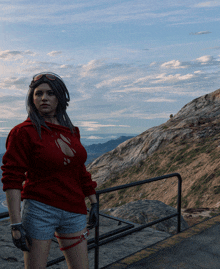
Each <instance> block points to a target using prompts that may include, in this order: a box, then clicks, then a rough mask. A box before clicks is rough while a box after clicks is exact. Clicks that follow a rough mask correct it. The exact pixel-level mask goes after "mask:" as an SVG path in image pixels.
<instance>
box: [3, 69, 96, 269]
mask: <svg viewBox="0 0 220 269" xmlns="http://www.w3.org/2000/svg"><path fill="white" fill-rule="evenodd" d="M69 101H70V98H69V93H68V90H67V88H66V86H65V84H64V82H63V80H62V79H61V78H60V77H59V76H58V75H56V74H54V73H49V72H43V73H40V74H37V75H35V76H34V77H33V80H32V82H31V84H30V88H29V92H28V96H27V112H28V118H27V120H26V121H24V122H23V123H21V124H19V125H17V126H15V127H14V128H13V129H12V130H11V132H10V133H9V135H8V138H7V141H6V153H5V155H4V156H3V166H2V167H1V168H2V170H3V175H2V182H3V191H5V192H6V197H7V204H8V210H9V215H10V222H11V229H12V231H11V232H12V238H13V242H14V244H15V245H16V246H17V247H18V248H20V249H22V250H23V251H24V252H23V253H24V262H25V268H26V269H29V268H31V269H35V268H36V269H39V268H45V267H46V264H47V257H48V254H49V250H50V244H51V240H52V238H53V237H54V235H55V236H56V237H57V238H58V242H59V245H60V249H61V250H62V251H63V254H64V256H65V259H66V261H67V265H68V268H77V269H81V268H82V269H85V268H86V269H87V268H89V266H88V254H87V240H86V237H87V228H86V214H87V209H86V205H85V197H88V198H89V200H90V202H91V210H90V216H89V224H90V225H92V226H96V225H97V222H98V208H97V200H96V195H95V193H96V192H95V187H96V186H97V184H96V182H94V181H92V179H91V175H90V173H88V172H87V171H86V168H85V165H84V163H85V161H86V158H87V154H86V151H85V149H84V147H83V146H82V144H81V143H80V134H79V129H78V128H77V127H74V126H73V124H72V123H71V121H70V119H69V117H68V115H67V113H66V108H67V106H68V102H69ZM24 181H25V184H24V185H23V184H22V183H23V182H24ZM21 201H23V205H22V210H21V214H20V202H21Z"/></svg>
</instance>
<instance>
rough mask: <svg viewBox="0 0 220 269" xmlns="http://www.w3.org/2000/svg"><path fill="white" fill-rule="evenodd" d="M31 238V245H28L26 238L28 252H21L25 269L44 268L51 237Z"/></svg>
mask: <svg viewBox="0 0 220 269" xmlns="http://www.w3.org/2000/svg"><path fill="white" fill-rule="evenodd" d="M31 240H32V246H30V245H28V243H27V240H26V243H27V246H28V248H29V250H30V252H28V251H24V252H23V253H24V264H25V269H45V268H46V265H47V257H48V255H49V251H50V245H51V241H52V239H50V240H38V239H33V238H32V239H31Z"/></svg>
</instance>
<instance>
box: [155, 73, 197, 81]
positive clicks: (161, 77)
mask: <svg viewBox="0 0 220 269" xmlns="http://www.w3.org/2000/svg"><path fill="white" fill-rule="evenodd" d="M193 77H194V74H186V75H181V74H175V75H167V74H166V73H163V74H160V75H158V76H156V80H155V81H152V82H151V83H159V82H177V81H183V80H189V79H191V78H193Z"/></svg>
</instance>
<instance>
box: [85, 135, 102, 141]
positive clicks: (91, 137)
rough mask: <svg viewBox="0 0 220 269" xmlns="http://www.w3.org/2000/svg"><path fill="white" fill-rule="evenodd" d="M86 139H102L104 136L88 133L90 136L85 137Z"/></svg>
mask: <svg viewBox="0 0 220 269" xmlns="http://www.w3.org/2000/svg"><path fill="white" fill-rule="evenodd" d="M86 139H92V140H94V139H104V138H103V137H100V136H94V135H90V136H88V137H86Z"/></svg>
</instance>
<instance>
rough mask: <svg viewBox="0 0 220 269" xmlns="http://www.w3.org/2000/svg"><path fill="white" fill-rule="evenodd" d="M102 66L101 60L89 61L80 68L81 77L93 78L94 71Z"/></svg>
mask: <svg viewBox="0 0 220 269" xmlns="http://www.w3.org/2000/svg"><path fill="white" fill-rule="evenodd" d="M101 66H103V60H91V61H89V62H88V63H87V64H84V65H82V66H81V73H80V76H81V77H83V78H84V77H87V76H94V73H93V72H94V71H96V70H97V69H98V68H100V67H101Z"/></svg>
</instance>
